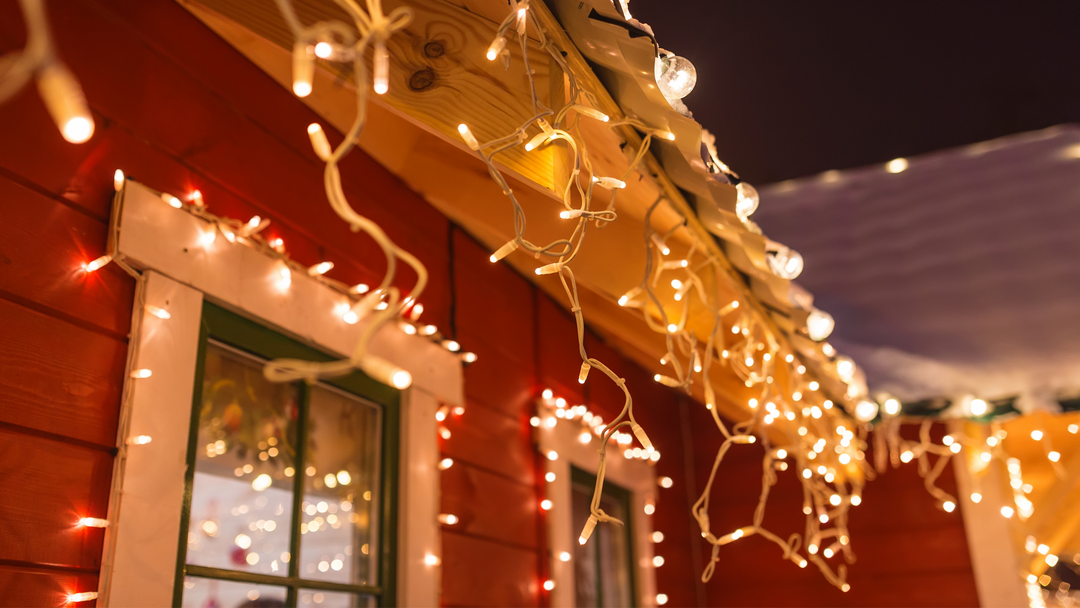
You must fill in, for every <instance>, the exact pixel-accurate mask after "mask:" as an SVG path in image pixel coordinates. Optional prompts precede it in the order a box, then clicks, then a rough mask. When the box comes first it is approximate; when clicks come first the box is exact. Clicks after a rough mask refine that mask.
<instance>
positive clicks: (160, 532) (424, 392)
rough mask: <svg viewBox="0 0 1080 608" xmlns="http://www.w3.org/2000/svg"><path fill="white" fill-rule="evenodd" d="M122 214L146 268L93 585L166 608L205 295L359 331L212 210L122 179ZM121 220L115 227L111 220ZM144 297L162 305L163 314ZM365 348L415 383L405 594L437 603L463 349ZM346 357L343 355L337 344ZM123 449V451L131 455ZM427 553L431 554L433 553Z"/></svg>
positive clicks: (377, 341)
mask: <svg viewBox="0 0 1080 608" xmlns="http://www.w3.org/2000/svg"><path fill="white" fill-rule="evenodd" d="M117 204H119V205H122V208H121V209H120V212H119V213H114V220H113V221H114V222H118V223H119V224H118V225H119V230H118V232H119V237H118V239H117V243H116V250H117V253H119V254H120V255H121V256H122V257H123V258H124V260H125V261H126V262H127V263H128V264H130V265H132V266H133V267H135V268H137V269H140V270H142V271H143V274H142V277H141V278H140V285H139V287H138V289H137V290H136V302H135V311H134V315H135V316H139V315H141V318H139V319H136V322H134V323H133V325H132V328H133V329H132V331H133V334H132V336H131V344H133V345H137V347H138V348H137V349H136V350H135V351H134V356H133V357H129V362H128V367H129V369H128V371H129V372H130V371H131V370H136V369H149V370H151V371H152V376H151V377H149V378H145V379H131V378H130V374H126V377H127V380H125V382H126V383H128V385H127V386H125V391H124V394H125V401H124V403H123V406H122V411H121V420H122V423H121V425H120V428H121V432H122V433H123V432H124V430H123V429H125V424H124V423H123V420H124V419H125V418H126V419H127V420H128V424H127V425H126V435H127V437H119V439H118V445H119V446H121V447H120V449H121V457H120V458H117V466H116V469H115V471H114V482H113V485H114V488H118V489H119V492H114V495H113V498H112V500H111V501H110V505H109V520H110V522H111V525H110V527H109V528H108V529H107V531H106V538H105V549H104V555H103V559H102V572H101V579H100V584H99V595H100V599H101V601H102V605H106V606H171V605H172V599H173V586H174V583H175V580H176V567H177V563H176V560H177V548H178V543H179V534H180V508H181V505H182V502H183V493H184V473H185V470H186V460H187V458H186V456H187V445H188V437H189V432H190V424H191V407H192V399H193V395H194V393H193V391H194V388H195V387H194V383H195V367H196V358H197V355H198V339H199V328H200V322H201V318H202V304H203V300H204V299H209V300H212V301H213V302H214V303H217V304H221V305H223V306H225V307H226V308H229V309H232V310H234V311H236V312H238V313H240V314H242V315H243V316H246V317H249V318H252V319H254V320H257V321H258V322H260V323H262V324H264V325H266V326H268V327H271V328H273V329H276V330H278V331H281V332H282V333H285V334H287V335H290V336H292V337H296V338H298V339H300V340H302V341H304V342H307V343H309V344H313V345H315V346H318V347H321V348H323V349H327V350H330V351H331V352H334V353H339V354H341V353H348V352H351V351H352V348H353V346H354V345H355V344H356V340H357V338H358V337H359V334H360V332H361V330H362V327H363V326H362V324H358V325H349V324H346V323H345V322H344V321H342V320H341V318H340V315H337V314H334V309H335V305H337V304H339V303H340V302H341V301H342V300H343V297H342V296H341V294H339V293H337V292H335V291H334V290H332V289H330V288H329V287H327V286H326V285H323V284H321V283H319V282H317V281H315V280H312V279H310V278H309V277H306V276H299V273H293V279H292V284H291V285H290V286H289V288H288V289H287V290H285V291H284V292H283V291H282V290H280V289H279V288H278V287H277V286H276V282H275V279H276V278H277V277H278V276H279V275H278V269H279V267H280V266H279V262H277V261H276V260H275V259H273V258H271V257H269V256H266V255H264V254H262V253H259V252H258V251H256V250H254V249H252V248H250V247H247V246H245V245H242V244H239V243H229V242H228V241H227V240H225V239H222V238H219V239H216V240H215V241H214V242H213V243H212V244H211V245H210V246H209V247H203V246H201V245H199V244H198V243H199V241H198V239H199V236H200V235H201V234H202V233H203V232H205V231H207V230H208V229H209V224H207V223H206V222H205V221H203V220H201V219H199V218H197V217H195V216H193V215H191V214H189V213H186V212H184V211H180V210H176V209H173V208H172V207H170V206H169V205H167V204H165V203H164V202H163V201H162V199H161V198H160V197H159V195H158V194H157V193H155V192H154V191H152V190H150V189H148V188H146V187H145V186H142V185H141V184H138V183H137V182H133V181H130V180H129V181H128V182H127V184H126V186H125V189H124V193H123V200H122V202H118V203H117ZM116 228H117V227H116V225H114V230H115V229H116ZM145 305H154V306H158V307H161V308H165V309H166V310H168V311H169V313H170V315H171V317H170V318H169V319H167V320H162V319H159V318H157V317H155V316H152V315H150V314H148V313H146V312H145V311H144V307H145ZM370 351H371V352H372V353H374V354H376V355H378V356H381V357H383V358H385V359H387V360H389V361H390V362H392V363H394V364H396V365H398V366H399V367H402V368H404V369H406V370H408V371H409V372H410V373H411V374H412V377H413V384H412V386H411V387H410V388H409V389H408V390H406V391H405V392H403V394H402V400H401V431H400V432H401V437H400V446H401V449H400V455H399V483H398V538H397V551H398V560H397V561H398V568H397V589H396V597H397V603H398V604H399V605H401V606H435V605H438V589H439V579H438V577H439V568H438V567H437V566H432V565H429V564H428V562H429V561H432V560H431V559H430V557H429V556H432V555H434V556H438V555H439V554H440V551H439V527H438V521H437V515H438V507H439V476H438V468H437V462H438V447H437V444H436V439H435V438H436V431H437V428H436V425H437V423H436V421H435V413H436V411H437V410H438V408H439V407H440V406H441V405H443V404H447V405H451V406H455V405H464V403H463V402H464V391H463V378H462V372H461V363H460V360H459V359H458V357H457V356H456V355H454V354H452V353H449V352H447V351H446V350H445V349H443V348H441V347H439V346H438V345H435V344H433V343H431V342H430V341H428V340H426V339H424V338H419V337H415V336H408V335H405V334H404V333H403V332H400V331H396V330H395V329H386V330H383V331H380V332H379V333H378V334H377V335H376V336H375V338H374V339H373V340H372V343H371V346H370ZM342 356H345V355H342ZM139 435H148V436H150V437H151V438H152V441H151V442H150V443H148V444H146V445H133V446H127V447H126V448H125V447H124V446H125V444H126V442H127V439H128V437H136V436H139ZM125 456H126V457H125ZM425 558H427V559H425Z"/></svg>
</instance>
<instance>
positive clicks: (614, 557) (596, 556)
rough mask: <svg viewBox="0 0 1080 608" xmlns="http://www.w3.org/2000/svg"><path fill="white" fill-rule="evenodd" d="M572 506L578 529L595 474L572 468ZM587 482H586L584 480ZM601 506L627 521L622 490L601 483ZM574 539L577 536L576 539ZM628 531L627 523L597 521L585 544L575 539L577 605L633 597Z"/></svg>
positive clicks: (626, 600) (616, 602)
mask: <svg viewBox="0 0 1080 608" xmlns="http://www.w3.org/2000/svg"><path fill="white" fill-rule="evenodd" d="M573 475H574V481H573V482H572V484H571V508H572V516H573V523H574V527H573V528H572V529H573V530H575V531H577V530H581V529H582V528H583V527H584V526H585V521H586V520H587V519H588V518H589V514H590V510H589V504H590V503H591V502H592V495H593V488H594V487H595V483H596V478H595V477H593V476H591V475H588V474H584V473H582V472H580V471H578V470H574V472H573ZM586 481H587V482H588V483H585V482H586ZM600 509H602V510H603V511H604V512H605V513H607V514H608V515H610V516H612V517H614V518H616V519H618V520H620V521H623V522H629V521H630V505H629V495H628V494H627V493H626V491H625V490H622V489H621V488H618V487H616V486H614V485H612V484H611V483H610V482H606V483H605V484H604V490H603V493H602V494H601V495H600ZM575 540H576V539H575ZM630 566H631V564H630V535H629V530H628V529H627V527H626V526H619V525H615V524H600V525H598V526H596V529H595V531H594V532H593V535H592V538H590V539H589V542H588V543H586V544H585V545H580V544H578V543H577V542H574V595H575V598H574V601H575V605H577V606H579V607H584V606H589V607H593V606H600V607H616V606H629V605H631V603H632V599H633V583H632V580H631V572H630Z"/></svg>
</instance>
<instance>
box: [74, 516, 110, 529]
mask: <svg viewBox="0 0 1080 608" xmlns="http://www.w3.org/2000/svg"><path fill="white" fill-rule="evenodd" d="M78 525H80V526H84V527H87V528H105V527H107V526H108V525H109V520H107V519H101V518H98V517H83V518H81V519H79V524H78Z"/></svg>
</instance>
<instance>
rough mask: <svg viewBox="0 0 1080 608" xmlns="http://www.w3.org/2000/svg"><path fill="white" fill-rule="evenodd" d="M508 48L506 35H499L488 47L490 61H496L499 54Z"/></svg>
mask: <svg viewBox="0 0 1080 608" xmlns="http://www.w3.org/2000/svg"><path fill="white" fill-rule="evenodd" d="M505 48H506V37H504V36H499V37H498V38H496V39H495V40H493V41H492V42H491V46H489V47H488V50H487V55H486V57H487V58H488V61H495V59H496V58H497V57H498V56H499V53H501V52H503V49H505Z"/></svg>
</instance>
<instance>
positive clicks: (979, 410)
mask: <svg viewBox="0 0 1080 608" xmlns="http://www.w3.org/2000/svg"><path fill="white" fill-rule="evenodd" d="M986 409H987V408H986V402H985V401H983V400H982V399H972V400H971V415H972V416H982V415H983V414H985V413H986Z"/></svg>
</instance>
